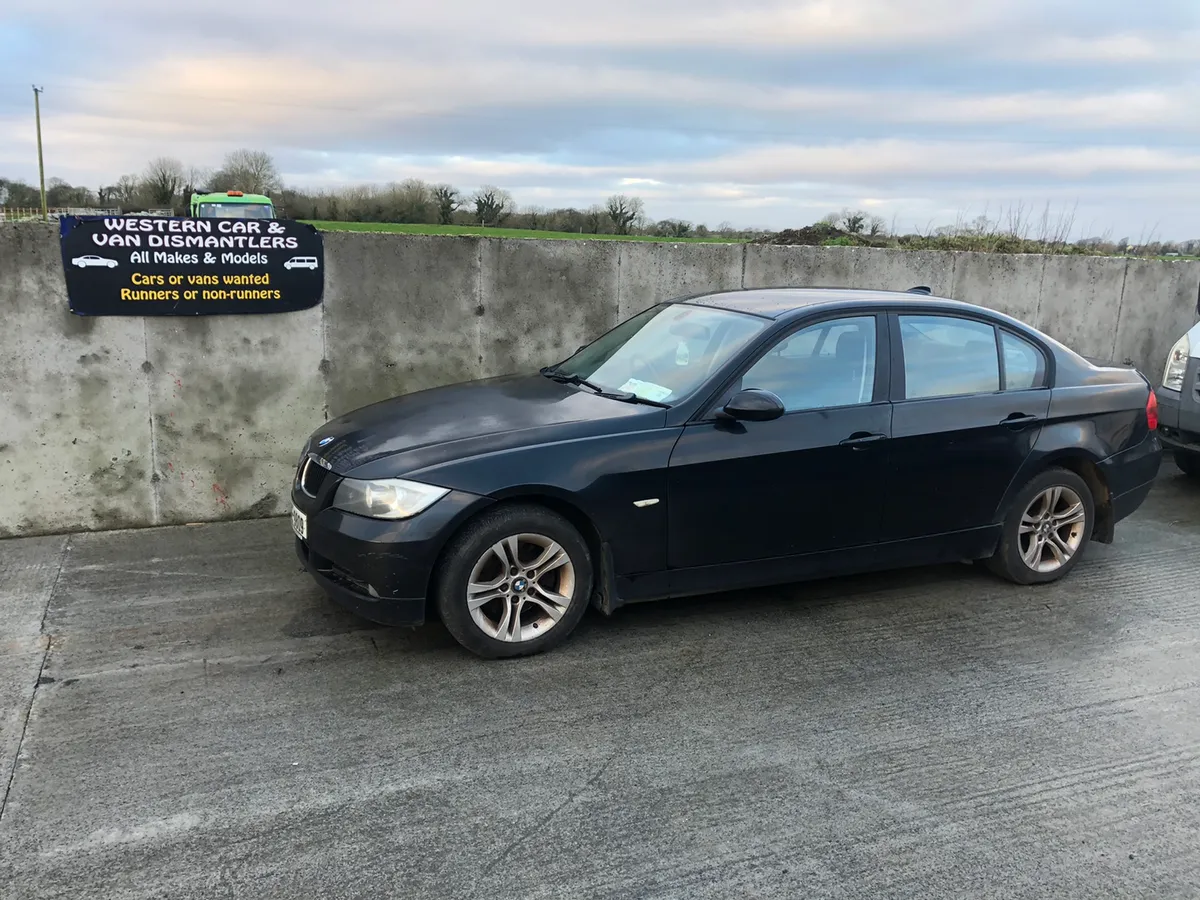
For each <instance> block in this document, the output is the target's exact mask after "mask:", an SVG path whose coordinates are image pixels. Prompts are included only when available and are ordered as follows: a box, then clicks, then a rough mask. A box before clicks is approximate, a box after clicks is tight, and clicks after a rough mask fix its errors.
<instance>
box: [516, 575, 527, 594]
mask: <svg viewBox="0 0 1200 900" xmlns="http://www.w3.org/2000/svg"><path fill="white" fill-rule="evenodd" d="M527 587H529V582H528V581H526V580H525V579H524V578H516V579H514V580H513V583H512V589H513V590H514V591H516V592H517V593H518V594H519V593H521V592H522V591H523V590H525V588H527Z"/></svg>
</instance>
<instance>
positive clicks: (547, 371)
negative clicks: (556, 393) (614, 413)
mask: <svg viewBox="0 0 1200 900" xmlns="http://www.w3.org/2000/svg"><path fill="white" fill-rule="evenodd" d="M540 371H541V373H542V374H543V375H545V376H546V377H547V378H550V379H552V380H554V381H557V382H558V383H559V384H574V385H579V386H581V387H585V388H591V389H592V390H593V391H595V392H596V393H597V394H603V393H604V388H602V387H600V385H598V384H592V383H591V382H590V381H588V380H587V379H586V378H580V377H579V376H578V375H567V374H566V373H564V372H560V371H558V369H555V368H552V367H550V366H546V367H544V368H543V369H541V370H540Z"/></svg>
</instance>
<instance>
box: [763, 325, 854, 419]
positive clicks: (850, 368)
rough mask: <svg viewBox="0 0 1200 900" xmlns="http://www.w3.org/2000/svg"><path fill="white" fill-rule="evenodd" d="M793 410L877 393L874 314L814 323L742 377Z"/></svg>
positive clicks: (848, 403) (846, 403) (840, 403)
mask: <svg viewBox="0 0 1200 900" xmlns="http://www.w3.org/2000/svg"><path fill="white" fill-rule="evenodd" d="M742 387H743V388H758V389H760V390H766V391H770V392H771V393H773V394H775V395H776V396H777V397H779V399H780V400H782V401H783V407H784V409H785V410H787V411H788V412H796V411H799V410H805V409H828V408H830V407H834V406H853V405H855V404H858V403H870V402H871V399H872V396H873V395H874V393H875V317H874V316H856V317H854V318H849V319H835V320H833V321H830V322H822V323H820V324H819V325H810V326H809V327H808V328H803V329H801V330H800V331H797V332H796V333H795V334H792V335H789V336H788V337H785V338H784V339H783V340H781V341H780V342H779V343H778V344H776V345H775V346H774V347H772V348H771V349H770V350H768V351H767V353H766V355H764V356H763V357H762V358H761V359H759V360H758V362H756V363H755V364H754V365H753V366H751V367H750V370H749V371H748V372H746V374H745V375H744V376H742Z"/></svg>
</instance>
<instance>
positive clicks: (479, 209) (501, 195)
mask: <svg viewBox="0 0 1200 900" xmlns="http://www.w3.org/2000/svg"><path fill="white" fill-rule="evenodd" d="M471 200H472V202H473V203H474V204H475V218H476V219H478V220H479V224H480V225H499V224H500V223H501V222H503V221H504V220H505V219H507V218H508V217H509V216H510V215H512V211H513V198H512V195H511V194H510V193H509V192H508V191H505V190H501V189H500V188H498V187H495V186H493V185H490V184H485V185H484V186H483V187H481V188H480V189H479V190H477V191H476V192H475V195H474V196H473V197H472V198H471Z"/></svg>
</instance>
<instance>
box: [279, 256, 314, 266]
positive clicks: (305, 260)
mask: <svg viewBox="0 0 1200 900" xmlns="http://www.w3.org/2000/svg"><path fill="white" fill-rule="evenodd" d="M283 267H284V268H285V269H315V268H316V267H317V258H316V257H315V256H293V257H292V258H291V259H289V260H288V261H287V262H285V263H284V264H283Z"/></svg>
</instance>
